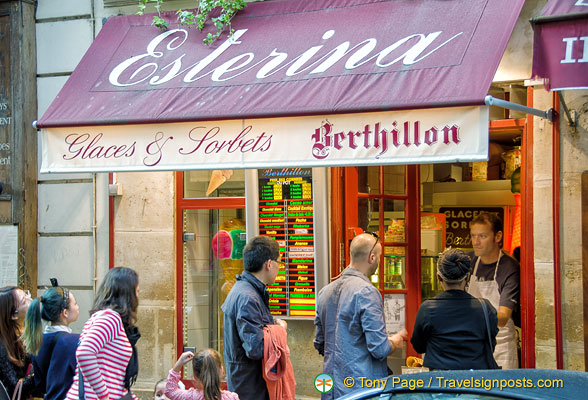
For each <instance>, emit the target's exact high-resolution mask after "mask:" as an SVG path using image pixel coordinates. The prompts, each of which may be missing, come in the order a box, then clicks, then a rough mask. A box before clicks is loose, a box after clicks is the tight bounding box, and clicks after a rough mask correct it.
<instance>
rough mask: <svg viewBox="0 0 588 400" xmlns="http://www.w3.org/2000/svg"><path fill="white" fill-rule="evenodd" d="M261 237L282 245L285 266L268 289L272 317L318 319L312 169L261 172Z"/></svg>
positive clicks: (267, 170) (281, 250)
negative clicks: (263, 236)
mask: <svg viewBox="0 0 588 400" xmlns="http://www.w3.org/2000/svg"><path fill="white" fill-rule="evenodd" d="M258 177H259V234H260V235H265V236H270V237H273V238H274V239H276V241H277V242H278V243H279V244H280V252H281V256H282V263H283V265H282V266H281V268H280V271H279V273H278V277H277V278H276V283H274V284H273V285H271V286H269V287H268V291H269V295H270V300H269V308H270V311H271V313H272V315H275V316H282V317H314V315H315V287H316V286H315V273H314V272H315V270H314V268H315V266H314V225H313V203H312V169H310V168H284V169H266V170H260V171H259V175H258Z"/></svg>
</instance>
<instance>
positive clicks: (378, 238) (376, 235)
mask: <svg viewBox="0 0 588 400" xmlns="http://www.w3.org/2000/svg"><path fill="white" fill-rule="evenodd" d="M365 233H367V234H368V235H372V236H373V237H375V238H376V241H375V243H374V245H373V246H372V249H371V250H370V252H369V253H368V257H369V256H370V254H372V252H373V251H374V249H375V248H376V245H377V244H378V242H379V241H380V236H378V234H377V233H376V232H367V231H366V232H365Z"/></svg>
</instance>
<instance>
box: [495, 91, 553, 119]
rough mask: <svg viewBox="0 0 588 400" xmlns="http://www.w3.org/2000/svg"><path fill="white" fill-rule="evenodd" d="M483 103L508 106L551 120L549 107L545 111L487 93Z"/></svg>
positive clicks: (551, 111) (551, 110)
mask: <svg viewBox="0 0 588 400" xmlns="http://www.w3.org/2000/svg"><path fill="white" fill-rule="evenodd" d="M484 103H485V104H486V105H487V106H498V107H502V108H508V109H510V110H515V111H521V112H524V113H525V114H532V115H536V116H538V117H541V118H545V119H547V120H549V122H553V108H550V109H549V110H547V111H543V110H538V109H536V108H531V107H527V106H523V105H521V104H517V103H511V102H510V101H506V100H501V99H497V98H495V97H492V96H490V95H488V96H486V97H485V98H484Z"/></svg>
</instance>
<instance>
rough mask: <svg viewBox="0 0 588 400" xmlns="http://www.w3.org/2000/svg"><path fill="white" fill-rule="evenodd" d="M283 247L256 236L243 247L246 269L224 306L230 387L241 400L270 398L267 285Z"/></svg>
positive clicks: (273, 273) (276, 270) (275, 273)
mask: <svg viewBox="0 0 588 400" xmlns="http://www.w3.org/2000/svg"><path fill="white" fill-rule="evenodd" d="M280 264H281V257H280V246H279V245H278V242H276V241H275V240H274V239H272V238H269V237H266V236H256V237H254V238H253V239H251V240H250V241H249V243H247V246H245V248H244V249H243V266H244V268H245V271H244V272H243V274H242V275H238V276H237V282H236V283H235V285H234V286H233V288H232V289H231V291H230V292H229V295H228V296H227V299H226V300H225V302H224V304H223V305H222V307H221V308H222V310H223V313H224V317H223V323H224V327H223V340H224V357H225V367H226V371H227V386H228V389H229V390H230V391H231V392H236V393H237V394H238V395H239V399H240V400H268V399H269V394H268V391H267V387H266V384H265V381H264V380H263V373H262V365H261V362H262V359H263V327H264V326H266V325H271V324H273V323H274V318H273V317H272V315H271V314H270V310H269V294H268V292H267V289H266V287H267V285H271V284H273V283H274V282H275V280H276V276H277V275H278V271H279V269H280Z"/></svg>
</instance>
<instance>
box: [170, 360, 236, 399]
mask: <svg viewBox="0 0 588 400" xmlns="http://www.w3.org/2000/svg"><path fill="white" fill-rule="evenodd" d="M190 360H192V369H193V372H194V378H195V380H196V383H197V384H199V385H198V386H201V387H202V390H197V389H194V388H190V389H187V390H184V389H180V388H179V387H178V381H179V380H180V374H181V372H182V367H183V366H184V365H186V364H187V363H188V362H190ZM222 373H223V367H222V363H221V359H220V355H219V354H218V352H217V351H216V350H214V349H205V350H201V351H200V352H198V353H197V354H196V356H194V353H192V352H191V351H187V352H185V353H182V355H181V356H180V358H178V361H177V362H176V365H174V367H173V368H172V369H171V370H170V371H169V375H168V377H167V383H166V386H165V395H166V396H167V397H168V398H169V399H170V400H239V396H238V395H237V393H233V392H228V391H226V390H221V388H220V380H221V376H222Z"/></svg>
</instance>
